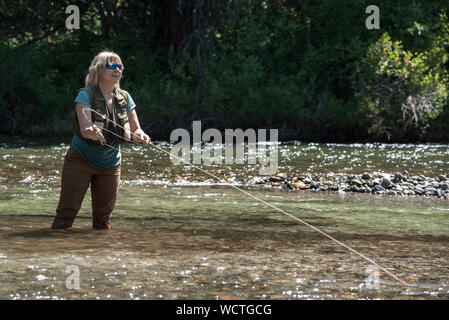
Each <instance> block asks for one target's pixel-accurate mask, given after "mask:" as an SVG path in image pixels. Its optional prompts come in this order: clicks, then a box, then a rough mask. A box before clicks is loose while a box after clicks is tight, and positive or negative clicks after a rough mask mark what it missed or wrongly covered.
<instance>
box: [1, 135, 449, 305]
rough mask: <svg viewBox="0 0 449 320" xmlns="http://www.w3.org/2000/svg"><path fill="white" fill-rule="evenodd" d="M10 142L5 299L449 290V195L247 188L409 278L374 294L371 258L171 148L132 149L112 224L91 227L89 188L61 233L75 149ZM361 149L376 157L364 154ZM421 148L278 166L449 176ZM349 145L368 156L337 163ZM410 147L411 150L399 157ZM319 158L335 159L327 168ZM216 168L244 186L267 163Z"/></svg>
mask: <svg viewBox="0 0 449 320" xmlns="http://www.w3.org/2000/svg"><path fill="white" fill-rule="evenodd" d="M1 146H2V148H1V149H0V156H1V157H3V160H4V161H2V164H1V166H0V190H1V191H2V192H1V193H0V283H2V286H0V298H3V299H80V298H81V299H447V298H449V278H448V275H449V273H448V272H449V259H448V254H447V253H448V252H449V250H448V249H449V242H448V240H449V201H447V200H443V199H434V198H423V197H387V196H375V195H368V194H343V195H340V194H337V193H324V192H310V191H308V192H298V191H297V192H287V191H275V190H271V191H254V190H253V191H250V192H251V194H253V195H255V196H257V197H259V198H261V199H263V200H264V201H267V202H269V203H271V204H273V205H275V206H277V207H279V208H281V209H283V210H285V211H286V212H288V213H290V214H292V215H293V216H295V217H297V218H299V219H301V220H303V221H306V222H307V223H310V224H311V225H313V226H315V227H317V228H319V229H320V230H322V231H324V232H326V233H328V234H330V235H331V236H333V237H335V238H336V239H338V240H340V241H342V242H343V243H345V244H346V245H349V246H350V247H352V248H353V249H355V250H357V251H358V252H360V253H362V254H363V255H365V256H367V257H368V258H370V259H372V260H374V261H375V262H376V263H377V264H379V265H380V266H382V267H383V268H385V269H387V270H388V271H390V272H391V273H393V274H394V275H395V276H397V277H398V278H400V279H401V280H403V281H406V282H407V283H408V284H410V286H405V285H402V284H399V283H398V282H397V281H396V280H395V279H394V278H392V277H391V276H390V275H388V274H386V273H385V272H383V271H382V270H380V271H379V278H378V280H379V282H378V283H377V284H378V287H377V289H376V288H372V287H371V288H370V286H369V284H370V283H369V282H368V281H367V279H368V276H369V275H370V273H369V272H368V270H369V269H370V268H372V266H370V263H369V262H367V261H365V260H364V259H362V258H361V257H360V256H358V255H356V254H354V253H352V252H350V251H349V250H348V249H346V248H344V247H342V246H340V245H338V244H336V243H335V242H333V241H331V240H330V239H328V238H326V237H324V236H323V235H321V234H319V233H317V232H316V231H314V230H312V229H311V228H309V227H308V226H306V225H303V224H301V223H300V222H298V221H296V220H294V219H292V218H291V217H288V216H286V215H284V214H282V213H281V212H279V211H276V210H274V209H272V208H270V207H268V206H266V205H264V204H262V203H260V202H257V201H256V200H255V199H251V198H249V197H248V196H246V195H244V194H242V193H239V192H238V191H237V190H234V189H232V188H229V187H228V186H225V185H217V184H213V183H212V181H208V178H206V177H203V176H201V175H199V174H196V173H195V172H194V171H193V170H191V169H189V168H187V166H179V167H175V166H173V165H172V164H171V163H170V162H169V161H168V160H167V156H166V155H164V154H161V153H160V152H154V151H150V150H142V148H141V147H132V146H127V147H125V150H126V151H131V152H135V154H134V153H133V154H125V153H124V160H123V165H122V168H123V174H122V184H121V187H120V192H119V197H118V200H117V204H116V208H115V211H114V214H113V218H112V229H111V230H110V231H95V230H92V229H91V214H90V194H89V193H88V194H87V195H86V199H85V201H84V203H83V206H82V208H81V210H80V213H79V215H78V217H77V219H76V220H75V224H74V228H72V229H70V230H68V231H65V232H52V231H51V230H49V226H50V225H51V222H52V220H53V217H54V213H55V208H56V206H57V201H58V197H59V175H60V172H59V170H60V169H61V166H62V159H63V155H64V152H65V150H66V149H67V147H68V146H67V144H61V143H55V142H51V143H47V144H45V143H42V141H38V142H36V141H25V140H22V141H15V142H14V144H13V143H11V142H8V143H6V142H5V143H3V144H2V145H1ZM166 148H168V146H166ZM133 149H134V150H135V151H133ZM363 149H365V151H366V152H365V153H366V154H370V153H373V155H370V156H363V155H362V154H364V153H363V152H362V151H363ZM412 149H413V146H411V145H409V146H401V145H396V149H395V148H393V147H392V146H382V145H379V146H378V147H376V148H375V147H373V146H372V145H368V146H363V145H350V146H344V145H317V144H308V145H301V144H290V145H285V146H281V147H280V154H282V157H280V167H281V170H284V171H288V170H290V171H292V170H297V171H298V172H305V171H307V172H320V171H323V172H327V171H332V172H345V170H348V171H351V172H356V171H366V170H367V169H366V168H369V171H371V170H378V171H387V172H392V171H395V170H397V171H401V170H403V169H405V168H406V169H407V170H408V171H409V172H410V173H411V174H426V175H432V174H438V173H442V172H445V170H446V168H445V166H444V164H441V163H439V160H438V159H443V160H444V161H446V162H445V163H447V157H448V155H447V146H446V147H445V146H437V145H431V146H416V149H415V150H414V151H413V150H412ZM345 150H346V152H344V151H345ZM394 150H396V153H397V154H398V156H396V157H394V156H393V154H394V152H395V151H394ZM348 152H351V153H352V154H355V155H357V158H359V159H360V160H357V161H355V162H354V164H351V168H349V165H347V166H342V162H343V163H348V158H343V159H340V160H339V157H343V155H345V154H347V153H348ZM338 153H340V156H338ZM413 153H414V154H415V157H414V158H411V159H410V160H403V159H402V160H401V157H405V156H406V155H409V154H413ZM317 154H325V155H326V156H324V158H325V159H328V160H326V161H324V160H323V161H322V162H319V163H317V161H318V160H317V159H318V158H317ZM301 155H302V156H301ZM344 157H347V156H346V155H345V156H344ZM281 159H282V160H281ZM329 159H333V160H329ZM367 159H370V161H367ZM339 161H342V162H339ZM420 161H428V165H426V163H422V162H420ZM301 163H302V164H301ZM362 163H363V165H362ZM405 166H407V167H405ZM207 169H208V170H211V171H214V172H215V173H217V174H222V175H227V176H228V178H227V181H228V182H233V181H234V182H238V181H239V178H240V177H243V176H248V175H251V174H253V172H255V170H256V169H257V166H253V167H249V166H214V167H208V168H207ZM393 169H394V170H393ZM179 177H181V178H182V179H184V178H185V180H186V181H184V180H180V179H179ZM189 180H190V181H192V180H193V181H197V183H192V182H188V181H189ZM73 270H78V271H79V288H76V287H75V288H73V286H72V285H73V282H71V280H72V279H73V278H71V276H72V274H74V273H73V272H74V271H73Z"/></svg>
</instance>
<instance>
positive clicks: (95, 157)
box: [52, 51, 151, 229]
mask: <svg viewBox="0 0 449 320" xmlns="http://www.w3.org/2000/svg"><path fill="white" fill-rule="evenodd" d="M123 70H124V68H123V63H122V60H121V59H120V57H119V56H118V55H117V54H115V53H114V52H110V51H103V52H101V53H99V54H98V55H97V56H96V57H95V58H94V59H93V60H92V63H91V65H90V67H89V72H88V74H87V76H86V86H85V87H84V88H82V89H80V90H78V95H77V97H76V99H75V110H74V113H73V119H72V131H73V133H74V136H73V139H72V144H71V146H70V148H69V149H68V151H67V153H66V155H65V159H64V166H63V169H62V178H61V196H60V200H59V205H58V208H57V210H56V217H55V219H54V221H53V225H52V229H66V228H70V227H71V226H72V224H73V221H74V220H75V217H76V214H77V213H78V211H79V209H80V208H81V203H82V202H83V198H84V195H85V194H86V191H87V188H88V187H89V184H90V188H91V194H92V220H93V228H94V229H109V228H110V220H111V215H112V210H113V209H114V205H115V200H116V197H117V192H118V186H119V181H120V162H121V153H120V142H123V141H125V139H126V138H128V137H130V136H132V139H133V140H134V141H136V142H142V143H143V144H144V145H148V144H149V143H150V141H151V140H150V137H149V136H148V135H146V134H145V132H144V131H143V130H142V129H141V128H140V124H139V120H138V118H137V114H136V110H135V103H134V101H133V100H132V98H131V95H129V93H128V92H126V91H125V90H122V89H120V79H121V78H122V74H123ZM124 138H125V139H124Z"/></svg>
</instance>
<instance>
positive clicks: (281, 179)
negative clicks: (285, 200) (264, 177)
mask: <svg viewBox="0 0 449 320" xmlns="http://www.w3.org/2000/svg"><path fill="white" fill-rule="evenodd" d="M282 181H284V178H282V177H278V176H272V177H270V182H282Z"/></svg>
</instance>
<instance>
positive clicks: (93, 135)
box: [75, 102, 101, 141]
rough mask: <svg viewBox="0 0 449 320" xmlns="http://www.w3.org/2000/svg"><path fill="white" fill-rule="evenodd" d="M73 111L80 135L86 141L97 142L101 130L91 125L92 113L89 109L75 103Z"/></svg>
mask: <svg viewBox="0 0 449 320" xmlns="http://www.w3.org/2000/svg"><path fill="white" fill-rule="evenodd" d="M75 109H76V115H77V117H78V123H79V125H80V132H81V135H82V136H83V137H84V138H86V139H92V140H95V141H96V140H98V136H99V135H100V134H101V129H100V128H99V127H97V126H96V125H94V124H92V112H91V111H90V108H89V107H88V106H86V105H84V104H82V103H79V102H77V103H76V104H75Z"/></svg>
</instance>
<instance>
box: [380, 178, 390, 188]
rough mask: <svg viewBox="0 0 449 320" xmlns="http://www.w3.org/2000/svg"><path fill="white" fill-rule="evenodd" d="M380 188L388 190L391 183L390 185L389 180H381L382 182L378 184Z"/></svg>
mask: <svg viewBox="0 0 449 320" xmlns="http://www.w3.org/2000/svg"><path fill="white" fill-rule="evenodd" d="M380 186H381V187H382V188H384V189H389V188H391V186H392V183H391V181H390V179H387V178H383V179H382V182H381V183H380Z"/></svg>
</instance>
